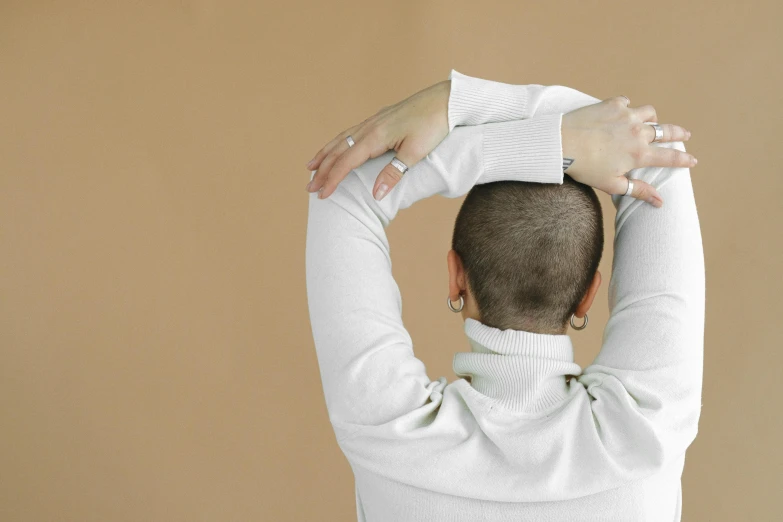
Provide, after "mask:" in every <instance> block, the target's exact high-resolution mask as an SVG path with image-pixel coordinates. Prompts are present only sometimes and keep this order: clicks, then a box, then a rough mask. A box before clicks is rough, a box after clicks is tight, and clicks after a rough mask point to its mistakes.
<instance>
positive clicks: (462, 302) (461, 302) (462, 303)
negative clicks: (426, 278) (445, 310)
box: [446, 295, 465, 313]
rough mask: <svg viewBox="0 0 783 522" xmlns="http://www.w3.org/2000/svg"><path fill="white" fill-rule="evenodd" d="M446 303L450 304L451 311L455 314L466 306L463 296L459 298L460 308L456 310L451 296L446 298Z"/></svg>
mask: <svg viewBox="0 0 783 522" xmlns="http://www.w3.org/2000/svg"><path fill="white" fill-rule="evenodd" d="M446 302H447V303H448V304H449V309H450V310H451V311H452V312H454V313H457V312H461V311H462V307H463V306H465V300H464V299H463V298H462V295H460V296H459V308H454V305H452V304H451V296H450V295H447V296H446Z"/></svg>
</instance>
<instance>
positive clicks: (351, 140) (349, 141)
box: [345, 136, 356, 148]
mask: <svg viewBox="0 0 783 522" xmlns="http://www.w3.org/2000/svg"><path fill="white" fill-rule="evenodd" d="M345 141H347V142H348V148H351V147H353V146H354V145H356V142H355V141H353V138H351V137H350V136H348V137H347V138H345Z"/></svg>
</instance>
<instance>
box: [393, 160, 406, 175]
mask: <svg viewBox="0 0 783 522" xmlns="http://www.w3.org/2000/svg"><path fill="white" fill-rule="evenodd" d="M391 165H392V167H394V168H395V169H397V170H399V171H400V175H401V176H404V175H405V173H406V172H407V171H408V166H407V165H406V164H405V163H403V162H402V161H400V160H398V159H397V156H394V158H392V160H391Z"/></svg>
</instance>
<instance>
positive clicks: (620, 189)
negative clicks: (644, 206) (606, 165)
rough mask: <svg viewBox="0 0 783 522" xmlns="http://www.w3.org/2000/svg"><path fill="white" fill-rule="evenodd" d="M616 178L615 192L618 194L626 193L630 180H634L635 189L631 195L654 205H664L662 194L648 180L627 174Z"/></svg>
mask: <svg viewBox="0 0 783 522" xmlns="http://www.w3.org/2000/svg"><path fill="white" fill-rule="evenodd" d="M615 180H616V181H615V183H614V184H613V188H614V191H613V192H612V193H613V194H618V195H621V196H622V195H625V191H626V190H628V182H629V181H632V182H633V189H632V190H631V194H630V197H632V198H635V199H641V200H642V201H646V202H647V203H649V204H651V205H652V206H654V207H658V208H660V207H661V206H663V198H661V195H660V194H659V193H658V191H657V190H656V189H655V187H653V186H652V185H650V184H649V183H647V182H646V181H642V180H640V179H634V178H631V177H626V176H618V177H617V178H615Z"/></svg>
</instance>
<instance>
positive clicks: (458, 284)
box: [446, 248, 465, 302]
mask: <svg viewBox="0 0 783 522" xmlns="http://www.w3.org/2000/svg"><path fill="white" fill-rule="evenodd" d="M446 264H447V265H448V269H449V297H450V298H451V300H452V301H454V302H457V301H459V296H460V294H461V293H462V292H463V289H464V288H465V285H464V280H465V271H464V269H463V267H462V260H461V259H460V257H459V255H458V254H457V251H456V250H454V249H453V248H452V249H451V250H449V252H448V254H446Z"/></svg>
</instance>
